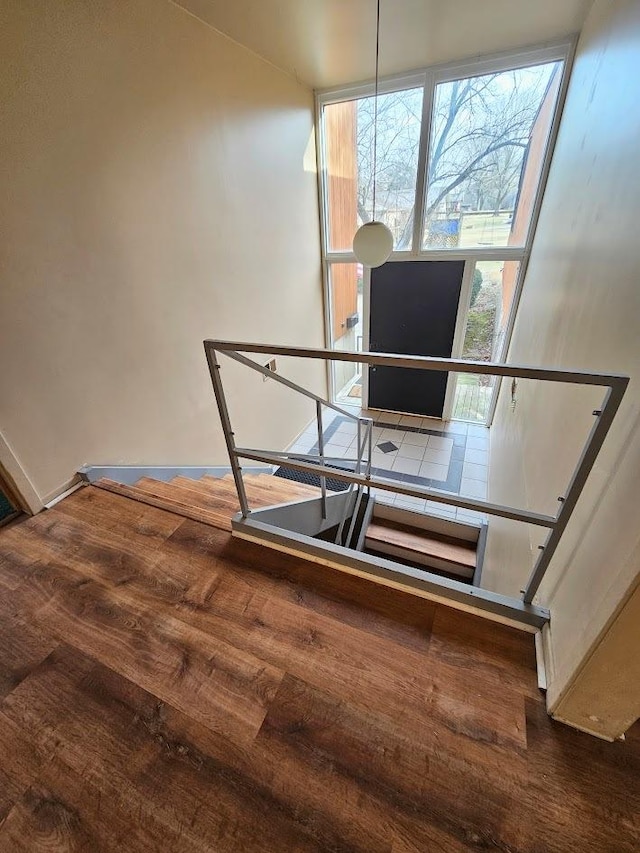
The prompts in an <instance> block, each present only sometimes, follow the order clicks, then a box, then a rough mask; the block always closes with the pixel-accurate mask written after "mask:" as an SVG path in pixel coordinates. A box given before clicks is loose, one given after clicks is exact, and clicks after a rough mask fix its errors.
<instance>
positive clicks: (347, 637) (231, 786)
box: [0, 478, 640, 853]
mask: <svg viewBox="0 0 640 853" xmlns="http://www.w3.org/2000/svg"><path fill="white" fill-rule="evenodd" d="M268 479H273V478H268ZM283 484H284V485H283ZM192 486H193V484H191V486H190V485H189V484H188V483H187V484H185V483H183V484H182V488H183V489H187V490H188V489H190V488H192ZM147 488H149V489H152V488H153V487H152V486H150V485H149V484H147ZM200 488H203V489H205V490H206V489H208V491H209V493H210V492H211V489H216V488H218V489H219V492H218V493H217V497H216V498H215V499H213V498H212V499H211V501H210V502H209V503H208V504H207V506H208V509H207V510H206V511H207V513H208V515H207V518H206V520H207V523H206V524H204V523H202V522H201V521H197V520H194V519H193V518H189V519H185V518H184V517H182V516H180V515H176V514H173V513H172V512H168V511H166V510H164V509H160V508H158V507H157V506H148V505H146V504H144V503H140V502H138V501H137V500H132V499H131V498H129V497H125V496H124V495H122V494H114V493H110V492H108V491H104V490H99V489H97V488H94V487H88V488H84V489H81V490H80V491H78V492H76V493H75V494H73V495H71V496H70V497H68V498H67V499H65V500H64V501H62V502H61V503H59V504H58V505H57V506H56V507H55V508H53V509H51V510H48V511H46V512H44V513H42V514H41V515H39V516H37V517H35V518H33V519H31V520H29V521H27V522H25V523H23V524H20V525H17V526H14V527H11V528H9V529H7V530H3V531H0V593H2V594H1V595H0V853H9V851H11V853H16V851H18V852H20V851H25V853H26V851H28V853H40V851H48V853H57V852H58V851H73V853H76V851H82V853H85V851H87V853H98V851H119V853H120V852H121V851H125V853H126V851H131V853H143V851H144V853H147V851H148V853H151V851H162V852H163V853H165V851H180V853H205V851H206V853H211V851H260V853H271V851H277V853H280V851H282V853H285V851H286V853H289V851H323V853H325V851H345V853H346V851H362V853H365V852H366V853H377V851H380V853H409V851H412V853H431V851H434V853H435V851H438V853H449V851H452V853H453V852H454V851H455V853H457V852H458V851H478V850H496V851H510V853H515V851H522V853H524V852H525V851H526V853H544V851H558V853H569V851H571V853H574V851H585V853H586V851H589V853H594V852H595V853H597V851H611V853H614V851H615V853H626V851H629V853H631V851H637V850H639V849H640V788H639V785H640V781H639V780H640V737H639V735H638V730H637V728H635V729H633V730H632V731H631V732H630V734H629V736H628V738H627V740H626V741H625V742H619V743H615V744H607V743H603V742H600V741H597V740H595V739H593V738H591V737H589V736H587V735H583V734H580V733H578V732H575V731H573V730H571V729H569V728H566V727H564V726H562V725H560V724H556V723H554V722H552V721H551V720H550V719H549V718H548V717H547V715H546V712H545V708H544V700H543V697H542V695H541V694H540V693H539V691H538V689H537V687H536V673H535V661H534V651H533V639H532V637H531V636H530V635H527V634H524V633H520V632H517V631H515V630H513V629H508V628H505V627H502V626H498V625H495V624H492V623H489V622H485V621H482V620H480V619H478V618H477V617H473V616H469V615H466V614H463V613H460V612H458V611H455V610H451V609H448V608H446V607H443V606H440V605H434V604H431V603H430V602H427V601H424V600H420V599H414V598H412V597H409V596H406V595H403V594H401V593H400V592H395V591H393V590H390V589H386V588H382V587H378V586H374V585H370V584H368V583H366V582H365V581H362V580H359V579H357V578H354V577H350V576H346V575H342V574H340V573H338V572H334V571H332V570H330V569H327V568H324V567H320V566H316V565H313V564H310V563H305V562H303V561H300V560H298V559H295V558H293V557H287V556H286V555H283V554H279V553H277V552H274V551H270V550H266V549H263V548H260V547H259V546H257V545H252V544H250V543H247V542H242V541H240V540H234V539H232V538H231V536H230V534H229V532H228V530H225V529H222V528H224V527H225V526H226V525H228V518H229V516H230V514H231V512H232V511H233V509H234V497H233V494H232V491H231V490H229V489H228V488H227V487H226V486H225V485H221V484H220V485H216V484H214V485H212V484H209V486H206V484H201V486H200ZM270 488H271V484H270V483H268V482H265V481H262V482H261V483H257V482H256V483H254V484H252V489H253V492H252V496H253V498H254V499H258V498H260V496H261V495H262V499H263V500H264V501H266V502H268V500H269V499H272V495H271V493H270V491H269V490H270ZM273 488H274V489H280V490H282V489H286V481H280V483H278V484H274V486H273ZM156 491H158V490H157V489H156ZM168 495H169V493H168V492H166V493H163V494H162V495H160V494H155V493H154V495H153V496H152V497H153V498H154V500H156V501H158V502H160V501H162V500H164V501H167V500H168V501H170V500H172V498H171V497H170V496H168ZM270 495H271V498H270ZM209 496H210V495H209ZM182 497H183V498H185V499H186V497H185V495H184V492H183V495H182ZM165 505H166V504H165ZM202 511H205V510H202ZM216 519H217V521H216ZM216 523H217V524H219V526H218V527H216V526H212V524H216Z"/></svg>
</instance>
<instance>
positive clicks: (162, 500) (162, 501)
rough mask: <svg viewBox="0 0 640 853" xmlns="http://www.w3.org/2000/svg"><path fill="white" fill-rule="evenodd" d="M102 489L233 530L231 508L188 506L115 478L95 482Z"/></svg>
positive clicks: (223, 528) (204, 522)
mask: <svg viewBox="0 0 640 853" xmlns="http://www.w3.org/2000/svg"><path fill="white" fill-rule="evenodd" d="M93 485H94V486H97V487H98V488H100V489H106V491H108V492H113V493H114V494H116V495H122V496H124V497H127V498H131V499H132V500H135V501H139V502H141V503H146V504H149V506H155V507H157V508H158V509H164V510H166V511H167V512H173V513H176V514H177V515H182V516H184V517H185V518H191V519H193V520H194V521H200V522H202V523H203V524H209V525H211V526H212V527H219V528H221V529H222V530H231V516H232V515H233V511H231V512H229V508H226V509H223V510H222V511H219V512H213V511H211V510H208V509H203V508H202V507H196V506H186V505H185V504H183V503H181V502H180V501H177V500H173V499H171V498H170V497H167V496H166V495H164V494H154V493H152V492H151V491H145V490H144V489H140V488H138V487H137V486H128V485H126V484H124V483H116V482H115V481H114V480H108V479H101V480H98V481H97V482H96V483H94V484H93Z"/></svg>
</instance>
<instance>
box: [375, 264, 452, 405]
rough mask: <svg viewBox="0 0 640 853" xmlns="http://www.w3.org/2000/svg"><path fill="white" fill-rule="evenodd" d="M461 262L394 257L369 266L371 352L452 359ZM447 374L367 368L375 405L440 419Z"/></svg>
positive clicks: (408, 369) (404, 368) (402, 368)
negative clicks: (378, 265) (393, 259)
mask: <svg viewBox="0 0 640 853" xmlns="http://www.w3.org/2000/svg"><path fill="white" fill-rule="evenodd" d="M463 272H464V261H397V262H391V263H386V264H383V265H382V266H381V267H377V268H376V269H372V270H371V291H370V299H369V349H370V350H371V352H389V353H401V354H406V355H432V356H437V357H440V358H451V351H452V347H453V335H454V332H455V327H456V318H457V315H458V303H459V301H460V290H461V287H462V275H463ZM446 390H447V374H446V373H442V372H440V371H437V372H436V371H433V370H431V371H427V370H415V369H412V368H406V367H371V368H369V405H370V406H371V407H372V408H374V409H386V410H390V411H394V412H407V413H409V414H416V415H427V416H430V417H435V418H441V417H442V412H443V409H444V397H445V393H446Z"/></svg>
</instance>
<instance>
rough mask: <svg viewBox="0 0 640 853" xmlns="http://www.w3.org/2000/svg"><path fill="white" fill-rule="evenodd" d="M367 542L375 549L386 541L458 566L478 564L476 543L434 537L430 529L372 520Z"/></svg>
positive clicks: (470, 566)
mask: <svg viewBox="0 0 640 853" xmlns="http://www.w3.org/2000/svg"><path fill="white" fill-rule="evenodd" d="M366 543H367V546H368V547H371V548H374V549H375V547H376V545H380V544H382V543H386V544H387V545H392V546H393V547H395V548H402V549H403V550H405V551H409V552H411V553H413V554H421V555H423V556H429V557H434V558H436V559H438V560H445V561H446V562H448V563H451V564H455V565H456V566H464V567H467V568H469V569H474V568H475V566H476V551H475V545H474V543H466V544H464V545H462V544H457V543H453V542H446V541H443V540H441V539H439V538H434V535H433V534H431V533H430V531H428V530H418V529H417V528H413V529H409V528H406V527H405V528H402V529H401V528H397V527H391V526H388V525H386V524H377V523H376V522H372V523H371V524H369V527H368V528H367V534H366Z"/></svg>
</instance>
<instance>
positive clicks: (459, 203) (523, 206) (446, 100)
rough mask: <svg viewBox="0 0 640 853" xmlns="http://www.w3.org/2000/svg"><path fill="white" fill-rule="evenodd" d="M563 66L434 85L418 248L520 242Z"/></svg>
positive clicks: (524, 235)
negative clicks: (422, 227) (423, 213)
mask: <svg viewBox="0 0 640 853" xmlns="http://www.w3.org/2000/svg"><path fill="white" fill-rule="evenodd" d="M562 65H563V63H562V62H551V63H547V64H545V65H536V66H533V67H531V68H518V69H515V70H512V71H502V72H499V73H496V74H487V75H484V76H482V77H469V78H467V79H463V80H453V81H450V82H447V83H440V84H439V85H438V86H436V90H435V99H434V106H433V116H432V128H431V144H430V149H429V168H428V177H427V196H426V204H425V226H424V234H423V248H425V249H452V248H473V247H479V246H523V245H524V242H525V240H526V236H527V231H528V229H529V222H530V220H531V212H532V208H533V202H534V199H535V196H536V192H537V188H538V182H539V179H540V172H541V169H542V161H543V158H544V153H545V148H546V143H547V138H548V136H549V129H550V126H551V121H552V118H553V113H554V109H555V105H556V100H557V96H558V90H559V87H560V78H561V72H562Z"/></svg>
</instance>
